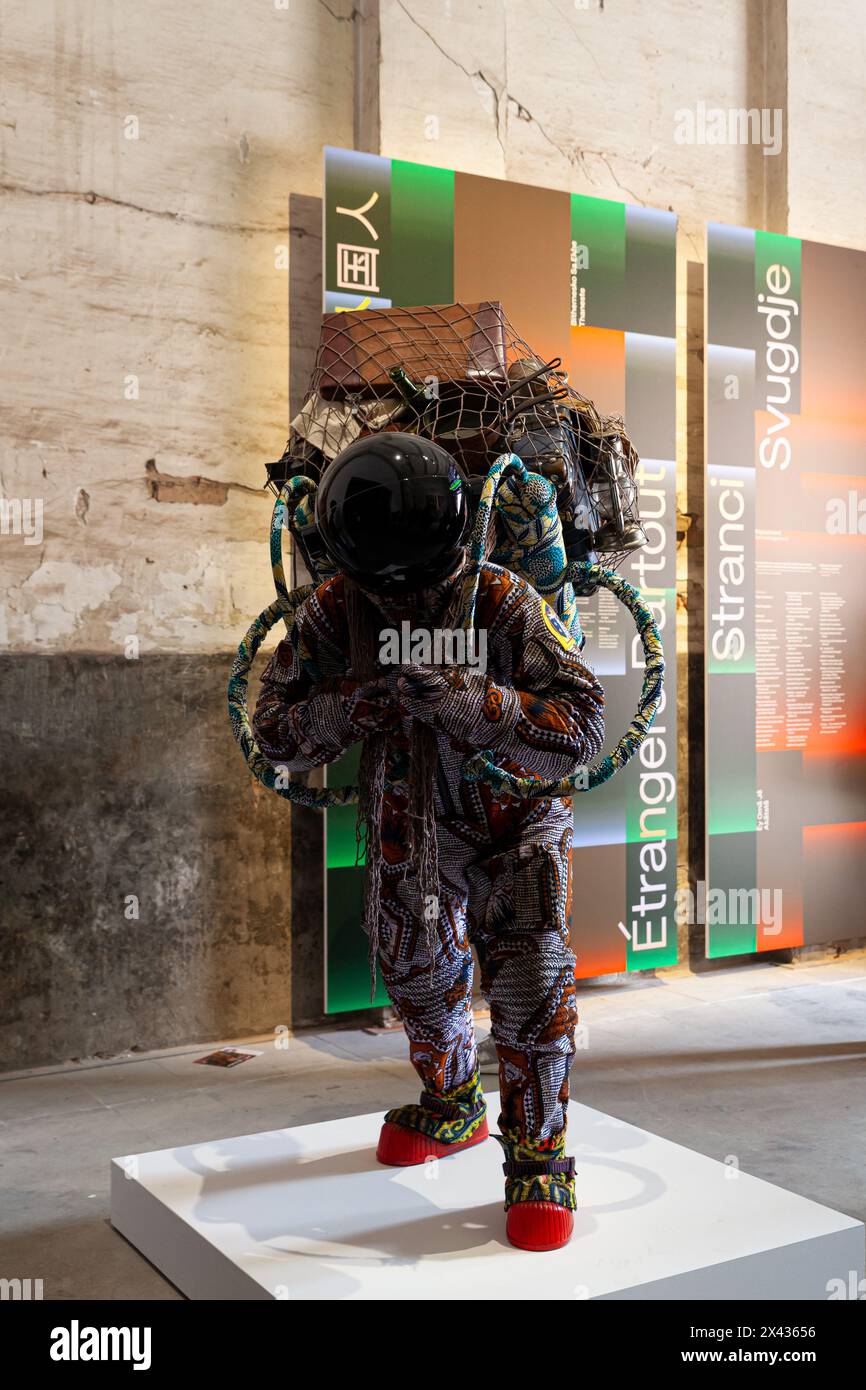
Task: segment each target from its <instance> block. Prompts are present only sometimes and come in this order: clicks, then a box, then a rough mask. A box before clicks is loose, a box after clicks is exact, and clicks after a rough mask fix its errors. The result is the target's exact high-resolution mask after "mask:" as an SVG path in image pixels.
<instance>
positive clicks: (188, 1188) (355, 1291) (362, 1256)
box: [111, 1096, 864, 1300]
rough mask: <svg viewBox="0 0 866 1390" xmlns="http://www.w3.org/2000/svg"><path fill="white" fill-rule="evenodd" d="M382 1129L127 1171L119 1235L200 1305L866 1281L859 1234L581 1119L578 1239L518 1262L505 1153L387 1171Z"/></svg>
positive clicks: (649, 1294)
mask: <svg viewBox="0 0 866 1390" xmlns="http://www.w3.org/2000/svg"><path fill="white" fill-rule="evenodd" d="M488 1103H489V1106H490V1112H491V1114H492V1115H493V1116H495V1115H496V1113H497V1106H498V1097H496V1096H492V1097H489V1098H488ZM381 1120H382V1117H381V1115H378V1114H377V1115H361V1116H357V1117H355V1118H353V1119H348V1120H332V1121H329V1122H328V1123H326V1124H315V1125H306V1126H303V1127H301V1128H298V1129H285V1130H276V1131H272V1132H269V1133H266V1134H246V1135H241V1136H240V1137H238V1138H236V1139H219V1140H216V1141H213V1142H211V1143H206V1144H193V1145H190V1146H189V1147H186V1148H179V1149H163V1150H161V1151H159V1152H157V1153H145V1154H137V1155H132V1156H130V1157H127V1158H115V1159H113V1160H112V1173H111V1220H112V1223H113V1225H114V1226H115V1228H116V1229H117V1230H118V1231H120V1233H121V1234H122V1235H124V1236H125V1237H126V1238H127V1240H129V1241H131V1242H132V1244H133V1245H135V1246H136V1247H137V1248H138V1249H139V1250H140V1251H141V1253H142V1254H143V1255H145V1256H146V1257H147V1259H148V1260H150V1261H151V1263H152V1264H154V1265H156V1267H157V1268H158V1269H159V1270H161V1271H162V1273H163V1274H164V1275H165V1276H166V1278H167V1279H170V1280H171V1282H172V1283H173V1284H175V1285H176V1286H177V1287H178V1288H179V1289H180V1290H181V1292H183V1293H185V1294H186V1295H187V1296H188V1297H189V1298H200V1299H250V1298H252V1299H255V1298H265V1299H267V1298H292V1299H339V1298H362V1299H463V1298H465V1299H477V1298H485V1299H486V1298H490V1299H495V1298H520V1299H550V1298H555V1299H586V1298H589V1299H633V1298H643V1299H688V1298H697V1299H733V1300H750V1299H795V1298H797V1299H826V1298H827V1297H828V1283H829V1281H831V1280H835V1279H838V1280H842V1281H844V1283H845V1284H846V1285H848V1284H850V1283H851V1282H852V1271H853V1272H854V1275H855V1277H856V1279H859V1278H862V1276H863V1266H864V1241H863V1234H864V1228H863V1224H862V1223H861V1222H859V1221H855V1220H853V1219H852V1218H850V1217H847V1216H842V1215H840V1214H839V1213H838V1212H835V1211H831V1210H830V1209H829V1208H828V1207H822V1206H819V1205H818V1204H817V1203H816V1202H810V1201H808V1200H806V1199H805V1198H803V1197H797V1196H795V1195H794V1194H793V1193H791V1192H785V1191H784V1190H783V1189H782V1188H779V1187H774V1186H773V1185H772V1184H771V1183H766V1182H762V1181H760V1180H759V1179H758V1178H752V1177H749V1176H748V1175H747V1174H745V1173H740V1172H735V1171H733V1170H732V1169H731V1168H729V1167H726V1166H725V1164H723V1163H719V1162H716V1160H715V1159H711V1158H705V1157H704V1156H703V1155H701V1154H697V1153H692V1152H691V1150H689V1149H684V1148H682V1147H681V1146H680V1145H679V1144H671V1143H669V1142H668V1141H667V1140H665V1139H659V1138H657V1137H656V1136H655V1135H653V1134H649V1133H647V1132H646V1130H642V1129H636V1128H635V1127H634V1126H633V1125H628V1124H625V1123H624V1122H623V1121H621V1120H615V1119H612V1118H611V1117H610V1116H609V1115H604V1114H602V1113H601V1112H600V1111H598V1110H590V1109H588V1108H587V1107H586V1106H583V1105H576V1104H572V1105H571V1106H569V1137H570V1141H571V1142H570V1150H571V1152H573V1153H574V1154H575V1155H576V1158H577V1166H578V1201H579V1209H578V1211H577V1213H576V1220H575V1233H574V1237H573V1239H572V1241H571V1243H570V1244H569V1245H568V1246H566V1248H565V1249H563V1250H557V1251H553V1252H552V1253H550V1254H544V1255H539V1254H530V1253H528V1252H525V1251H520V1250H514V1249H512V1248H511V1247H510V1246H509V1245H507V1244H506V1243H505V1216H504V1213H503V1208H502V1191H503V1187H502V1181H503V1180H502V1172H501V1161H502V1160H501V1151H500V1148H499V1145H498V1144H497V1143H496V1142H495V1141H494V1140H493V1139H490V1140H489V1141H488V1142H487V1143H484V1144H480V1145H479V1146H478V1147H477V1148H475V1149H470V1150H468V1151H467V1152H465V1153H463V1154H457V1155H455V1156H454V1157H453V1158H448V1159H444V1160H441V1161H439V1162H438V1163H433V1164H430V1165H425V1166H423V1167H420V1168H383V1167H381V1166H380V1165H379V1164H378V1163H377V1162H376V1158H375V1146H376V1140H377V1137H378V1133H379V1127H380V1124H381ZM830 1287H831V1288H832V1287H833V1286H832V1285H830Z"/></svg>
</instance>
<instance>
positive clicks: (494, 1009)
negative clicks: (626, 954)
mask: <svg viewBox="0 0 866 1390" xmlns="http://www.w3.org/2000/svg"><path fill="white" fill-rule="evenodd" d="M391 814H393V815H399V808H393V807H392V808H391ZM388 817H389V811H388V809H386V819H388ZM383 829H384V827H383ZM495 839H496V843H495V845H494V844H492V843H490V837H489V836H482V835H479V833H478V827H477V825H476V826H474V827H472V826H470V825H469V824H468V823H467V824H461V823H460V822H459V821H458V822H455V821H453V820H452V821H450V822H448V823H445V824H440V826H439V831H438V836H437V843H438V851H439V882H440V895H439V899H438V901H437V902H431V903H427V904H422V903H420V902H419V901H418V890H417V884H416V881H415V879H414V878H413V877H412V876H408V877H403V869H404V867H405V866H404V865H398V864H391V865H388V864H387V863H386V865H385V868H384V872H383V882H382V904H381V906H382V918H381V921H380V926H379V964H380V968H381V972H382V979H383V981H384V984H385V987H386V989H387V991H388V994H389V996H390V999H391V1002H392V1003H393V1005H394V1008H395V1010H396V1011H397V1013H398V1015H399V1017H400V1018H401V1019H402V1021H403V1025H404V1028H405V1030H406V1034H407V1036H408V1038H409V1049H410V1057H411V1060H412V1063H413V1065H414V1067H415V1069H416V1071H417V1072H418V1074H419V1076H420V1077H421V1079H422V1081H423V1084H424V1086H425V1088H426V1089H427V1090H428V1091H432V1092H433V1093H436V1094H441V1093H442V1092H443V1091H450V1090H452V1089H453V1088H454V1087H457V1086H460V1085H461V1084H462V1083H464V1082H465V1081H467V1080H468V1079H469V1078H470V1077H471V1076H472V1075H473V1073H474V1071H475V1068H476V1062H477V1059H476V1050H475V1035H474V1029H473V1023H472V1012H471V1008H472V990H473V958H472V947H473V946H474V947H475V951H476V954H477V956H478V962H479V965H480V983H481V990H482V993H483V995H484V997H485V999H486V1000H487V1002H488V1004H489V1005H490V1017H491V1029H492V1033H493V1039H494V1042H495V1044H496V1050H497V1053H498V1057H499V1084H500V1097H501V1114H500V1118H499V1125H500V1129H505V1128H507V1129H508V1130H509V1131H512V1132H514V1133H516V1134H518V1135H520V1136H521V1137H523V1138H532V1139H549V1138H550V1137H552V1136H556V1135H559V1134H560V1133H561V1132H562V1131H563V1130H564V1128H565V1108H566V1105H567V1102H568V1073H569V1067H570V1064H571V1060H572V1057H573V1056H574V1029H575V1025H576V1023H577V1006H576V1001H575V988H574V964H575V960H574V955H573V954H572V951H571V949H570V947H569V942H568V921H569V917H570V907H571V842H572V810H571V803H570V802H569V801H562V800H556V801H547V802H544V803H537V804H536V805H535V806H534V808H533V809H532V810H531V811H530V812H529V813H528V814H527V812H526V810H525V808H521V810H520V824H519V829H518V830H517V831H516V833H514V834H512V835H509V834H508V833H507V832H506V833H505V834H504V835H503V834H502V833H497V835H496V837H495ZM483 841H486V843H484V842H483Z"/></svg>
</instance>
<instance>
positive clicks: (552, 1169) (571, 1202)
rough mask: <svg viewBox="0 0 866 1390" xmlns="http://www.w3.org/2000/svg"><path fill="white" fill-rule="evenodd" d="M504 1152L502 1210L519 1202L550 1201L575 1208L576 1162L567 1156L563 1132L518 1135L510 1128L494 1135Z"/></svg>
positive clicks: (572, 1209) (560, 1205)
mask: <svg viewBox="0 0 866 1390" xmlns="http://www.w3.org/2000/svg"><path fill="white" fill-rule="evenodd" d="M493 1137H494V1138H495V1139H497V1140H498V1141H499V1143H500V1144H501V1146H502V1149H503V1151H504V1153H505V1162H504V1163H503V1165H502V1171H503V1173H504V1174H505V1210H506V1211H507V1210H508V1208H509V1207H511V1206H515V1205H516V1204H517V1203H518V1202H551V1203H553V1205H554V1206H557V1207H566V1208H567V1209H568V1210H569V1211H574V1210H575V1208H576V1206H577V1199H576V1196H575V1171H576V1170H575V1165H574V1159H573V1158H566V1157H565V1154H564V1152H563V1150H564V1148H565V1133H564V1132H563V1133H561V1134H558V1135H554V1136H552V1137H551V1138H550V1139H529V1138H519V1137H518V1136H517V1135H516V1134H514V1133H513V1132H509V1131H507V1130H506V1131H505V1133H504V1134H496V1135H494V1136H493Z"/></svg>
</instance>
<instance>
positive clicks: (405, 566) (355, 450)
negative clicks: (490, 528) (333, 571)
mask: <svg viewBox="0 0 866 1390" xmlns="http://www.w3.org/2000/svg"><path fill="white" fill-rule="evenodd" d="M316 524H317V526H318V529H319V535H320V536H321V538H322V543H323V544H324V547H325V549H326V550H327V552H328V554H329V555H330V557H331V559H332V560H333V562H334V564H335V565H338V566H339V568H340V569H341V570H343V571H344V573H346V574H348V575H350V576H351V578H353V579H355V580H356V581H357V582H358V583H359V584H360V585H361V586H362V588H365V589H370V590H372V591H373V592H374V593H412V592H413V591H415V590H417V589H423V588H427V587H428V586H429V585H431V584H436V583H438V582H439V581H440V580H442V579H445V578H446V577H447V576H448V575H449V574H450V573H451V571H452V570H453V569H454V568H455V566H456V565H457V563H458V562H459V560H460V554H461V550H462V547H463V544H464V540H465V538H466V533H467V531H468V529H469V489H468V487H467V485H466V478H465V476H464V474H463V472H462V470H461V469H460V468H459V467H458V466H457V464H456V463H455V461H454V459H453V458H452V457H451V455H450V454H449V453H447V452H446V451H445V449H443V448H442V446H441V445H440V444H434V442H433V441H432V440H431V439H423V438H422V437H421V436H420V435H415V434H397V433H396V432H393V433H392V432H390V431H386V432H385V433H383V434H374V435H369V436H368V437H367V438H364V439H356V440H355V442H354V443H353V444H350V445H349V447H348V448H347V449H344V450H343V452H342V453H341V454H338V455H337V457H336V458H335V459H334V461H333V463H331V464H329V465H328V467H327V468H326V469H325V472H324V474H323V475H322V481H321V483H320V485H319V491H318V494H317V496H316Z"/></svg>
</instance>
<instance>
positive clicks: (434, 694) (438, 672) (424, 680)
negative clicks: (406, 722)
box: [385, 663, 453, 724]
mask: <svg viewBox="0 0 866 1390" xmlns="http://www.w3.org/2000/svg"><path fill="white" fill-rule="evenodd" d="M385 681H386V683H387V687H388V690H389V692H390V694H391V696H392V697H393V698H394V699H395V700H396V701H397V702H398V704H399V706H400V708H401V709H402V710H403V711H404V713H406V714H408V715H410V716H411V717H412V718H413V719H421V720H423V721H424V722H425V723H428V724H432V723H434V722H435V719H436V715H437V714H438V713H439V711H440V709H441V707H442V704H443V702H444V700H445V698H446V696H447V695H448V692H449V690H451V689H452V686H453V681H449V680H448V678H447V676H446V674H445V672H444V671H443V669H442V667H440V666H421V665H419V664H418V663H412V664H410V665H407V666H395V667H394V669H393V670H392V671H389V672H388V674H387V676H386V677H385Z"/></svg>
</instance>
